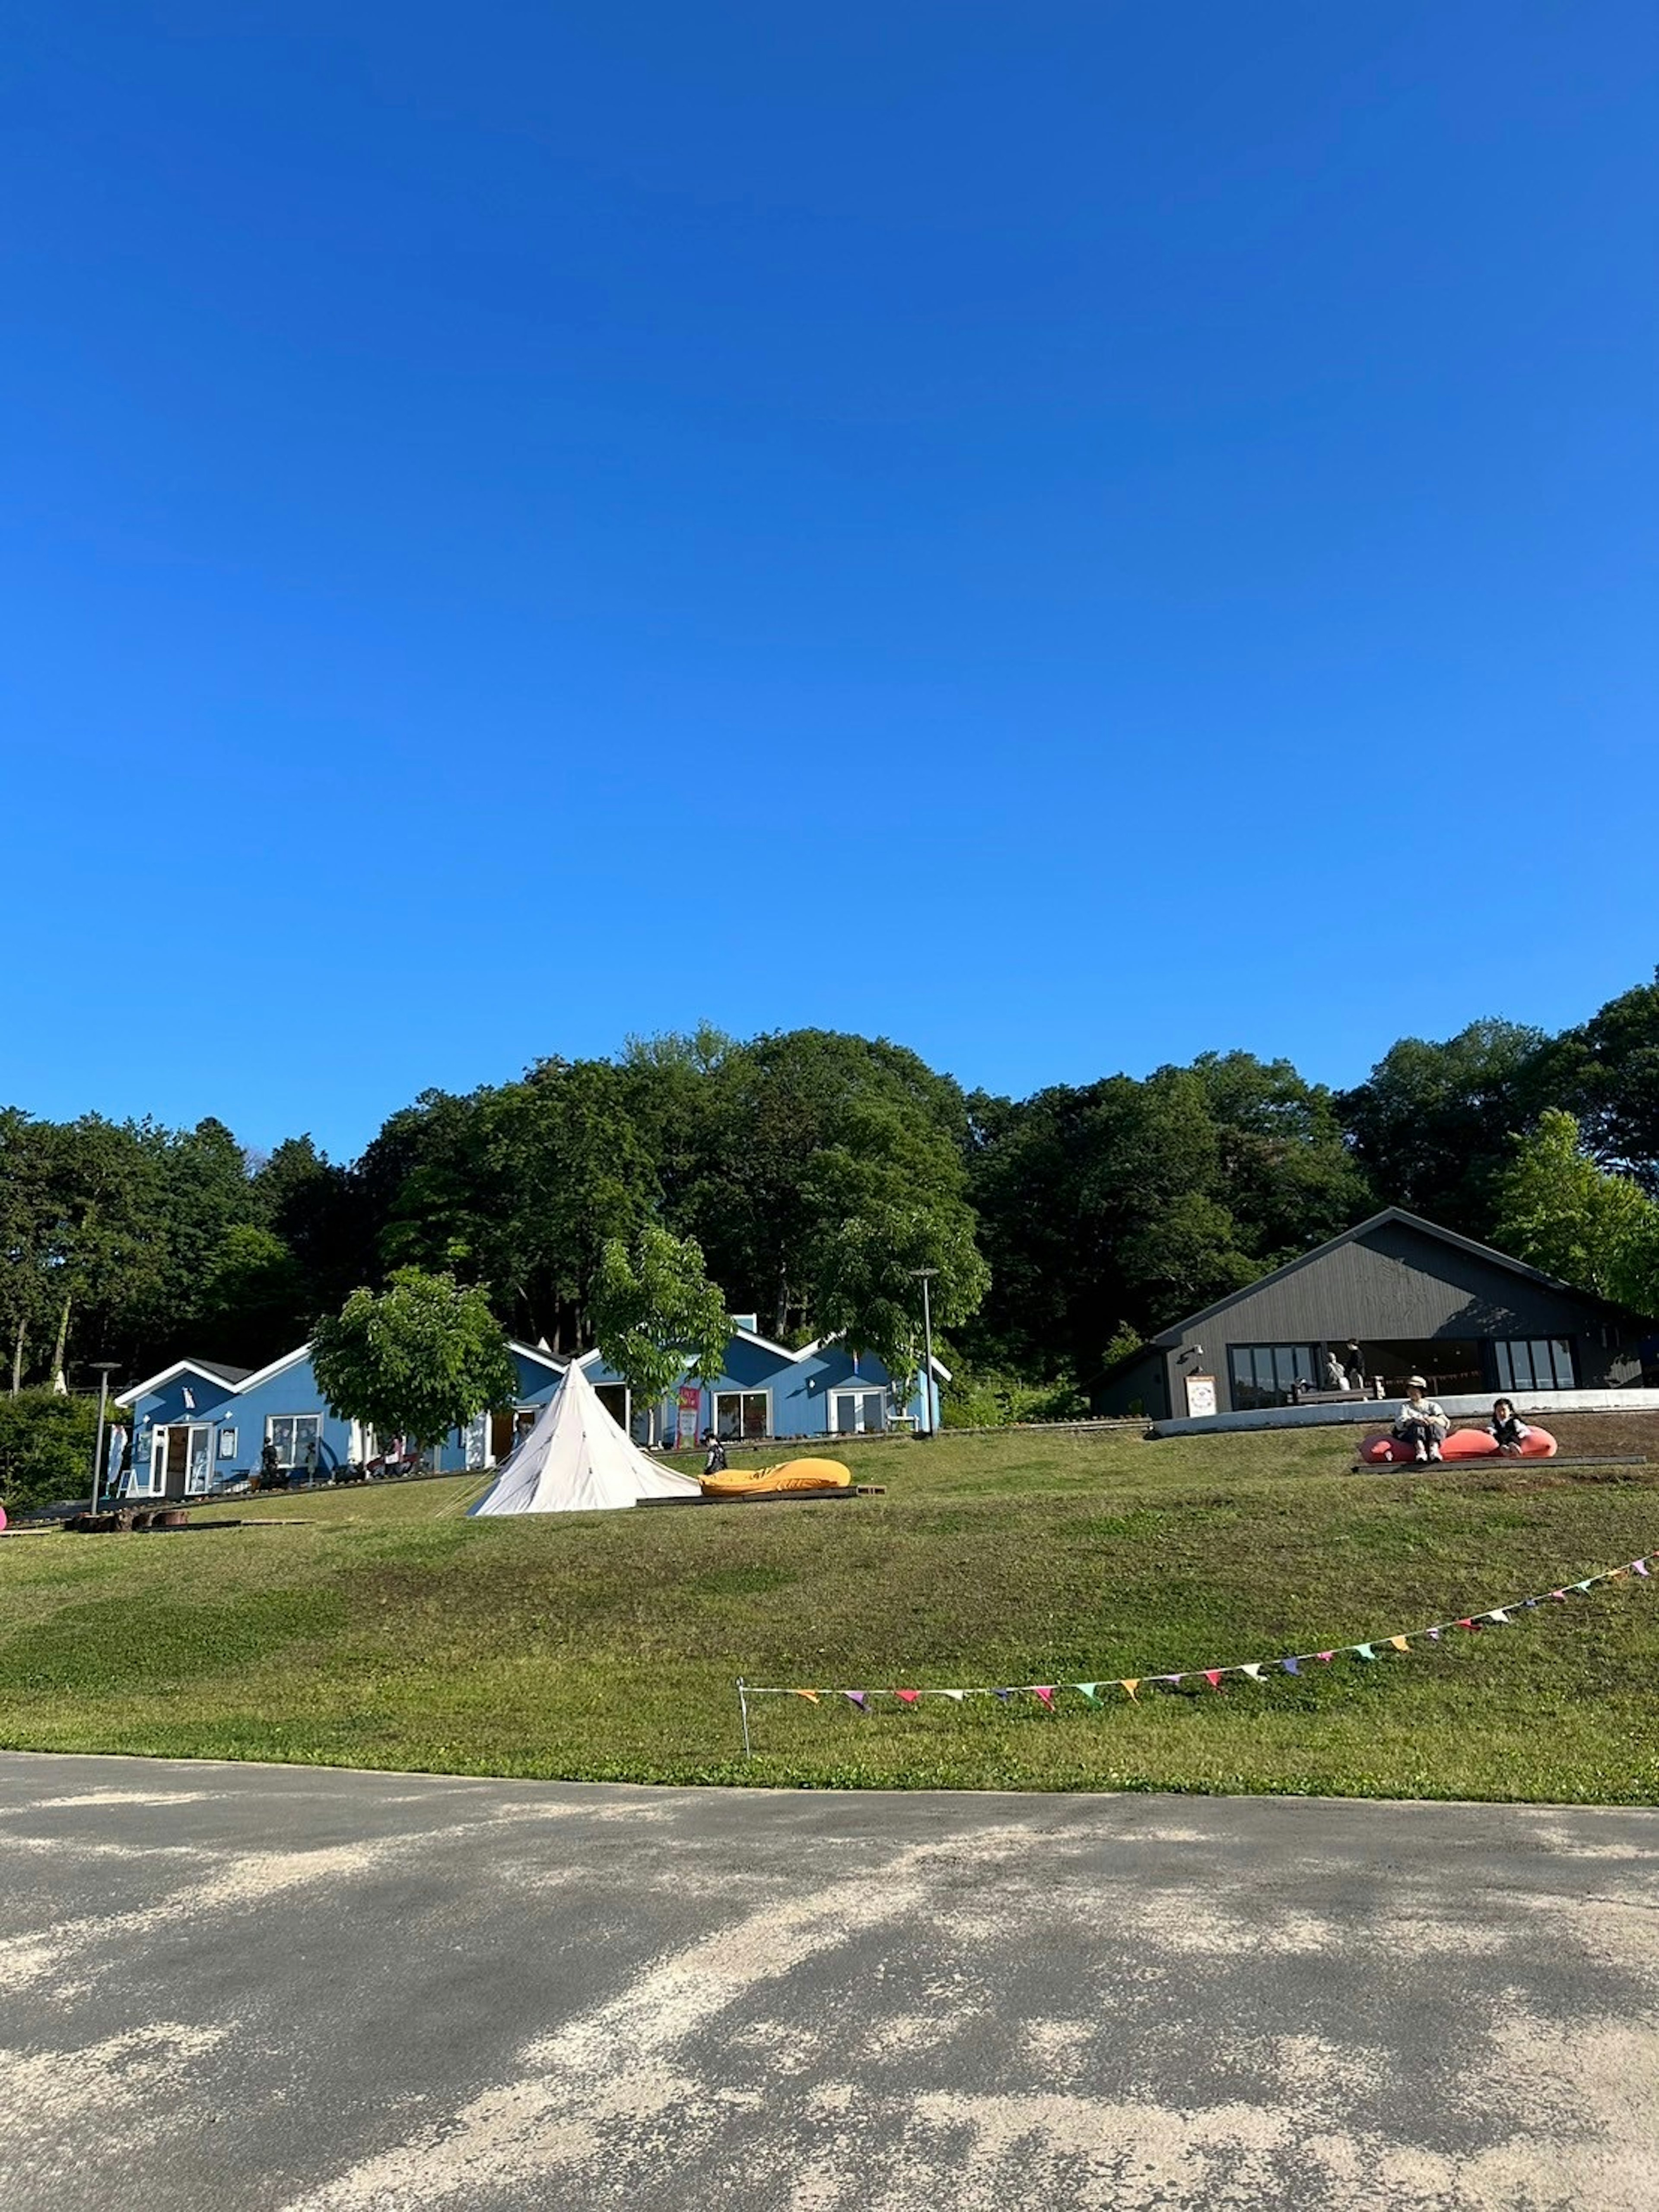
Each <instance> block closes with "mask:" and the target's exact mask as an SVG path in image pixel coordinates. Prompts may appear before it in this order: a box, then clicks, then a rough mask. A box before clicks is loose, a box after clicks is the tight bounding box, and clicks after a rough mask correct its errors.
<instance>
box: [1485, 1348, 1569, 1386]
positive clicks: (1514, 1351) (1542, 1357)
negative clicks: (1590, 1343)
mask: <svg viewBox="0 0 1659 2212" xmlns="http://www.w3.org/2000/svg"><path fill="white" fill-rule="evenodd" d="M1492 1351H1493V1353H1494V1355H1495V1358H1496V1364H1497V1368H1498V1383H1499V1385H1500V1387H1501V1388H1503V1389H1505V1390H1571V1389H1573V1388H1574V1387H1575V1385H1576V1381H1577V1376H1576V1373H1575V1370H1574V1368H1573V1364H1572V1344H1571V1340H1570V1339H1569V1338H1567V1337H1565V1336H1530V1337H1516V1338H1513V1339H1511V1340H1508V1341H1501V1342H1499V1343H1498V1344H1495V1345H1494V1346H1492Z"/></svg>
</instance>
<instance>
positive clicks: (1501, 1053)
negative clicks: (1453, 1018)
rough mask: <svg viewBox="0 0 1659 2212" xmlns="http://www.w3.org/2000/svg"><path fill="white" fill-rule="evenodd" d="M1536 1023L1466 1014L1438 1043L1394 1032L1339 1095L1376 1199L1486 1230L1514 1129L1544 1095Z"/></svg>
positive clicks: (1459, 1226) (1472, 1233) (1476, 1232)
mask: <svg viewBox="0 0 1659 2212" xmlns="http://www.w3.org/2000/svg"><path fill="white" fill-rule="evenodd" d="M1546 1045H1547V1039H1546V1037H1545V1036H1544V1033H1543V1032H1542V1030H1534V1029H1527V1028H1524V1027H1522V1025H1521V1024H1519V1023H1517V1022H1505V1021H1480V1022H1471V1023H1470V1024H1469V1026H1468V1028H1467V1029H1465V1030H1460V1031H1459V1032H1458V1034H1457V1035H1456V1036H1455V1037H1450V1038H1448V1039H1447V1040H1446V1042H1444V1043H1441V1044H1431V1043H1429V1042H1426V1041H1425V1039H1424V1038H1422V1037H1402V1038H1401V1040H1400V1042H1398V1043H1397V1044H1395V1045H1394V1046H1392V1047H1391V1048H1389V1051H1388V1052H1386V1053H1385V1054H1383V1058H1382V1059H1381V1060H1378V1062H1377V1063H1376V1066H1375V1067H1374V1068H1373V1069H1372V1070H1371V1072H1370V1075H1369V1076H1368V1077H1367V1078H1366V1079H1365V1081H1364V1083H1362V1084H1360V1085H1358V1088H1357V1089H1355V1090H1352V1091H1346V1092H1344V1093H1343V1094H1342V1096H1341V1097H1340V1098H1339V1099H1338V1100H1337V1102H1336V1105H1337V1110H1338V1112H1339V1113H1340V1115H1341V1116H1342V1119H1343V1121H1344V1122H1345V1124H1346V1127H1347V1130H1348V1132H1349V1134H1350V1136H1351V1137H1352V1141H1353V1147H1354V1152H1355V1155H1356V1157H1357V1158H1358V1162H1359V1164H1360V1166H1361V1167H1362V1168H1363V1169H1364V1170H1365V1172H1366V1174H1367V1175H1368V1176H1370V1182H1371V1183H1372V1185H1373V1187H1374V1188H1375V1190H1376V1194H1377V1198H1378V1200H1379V1202H1380V1203H1381V1204H1383V1205H1385V1206H1407V1207H1409V1208H1410V1209H1411V1211H1412V1212H1414V1213H1421V1214H1425V1215H1426V1216H1427V1217H1428V1218H1429V1219H1430V1220H1431V1221H1437V1222H1439V1223H1441V1224H1443V1225H1444V1226H1445V1227H1446V1228H1448V1229H1456V1230H1461V1231H1462V1233H1463V1234H1464V1235H1465V1236H1466V1237H1490V1236H1491V1234H1492V1219H1493V1212H1492V1209H1493V1186H1494V1184H1495V1182H1496V1179H1497V1177H1498V1176H1499V1175H1500V1174H1501V1173H1502V1171H1503V1170H1504V1165H1505V1164H1506V1163H1507V1161H1508V1159H1509V1156H1510V1142H1511V1136H1512V1133H1513V1132H1514V1131H1515V1130H1516V1129H1521V1128H1525V1127H1527V1126H1528V1124H1529V1123H1530V1122H1531V1121H1533V1119H1534V1116H1535V1115H1536V1112H1537V1110H1538V1108H1539V1106H1540V1105H1541V1104H1543V1103H1553V1101H1551V1100H1549V1098H1548V1097H1547V1092H1546V1091H1545V1090H1544V1087H1543V1086H1544V1085H1545V1084H1546V1083H1547V1056H1546V1049H1545V1048H1546Z"/></svg>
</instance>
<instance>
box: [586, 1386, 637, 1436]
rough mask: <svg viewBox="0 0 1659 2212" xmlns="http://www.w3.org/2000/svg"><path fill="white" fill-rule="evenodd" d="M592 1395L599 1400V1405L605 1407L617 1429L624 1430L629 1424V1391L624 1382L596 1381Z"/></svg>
mask: <svg viewBox="0 0 1659 2212" xmlns="http://www.w3.org/2000/svg"><path fill="white" fill-rule="evenodd" d="M593 1395H594V1396H595V1397H596V1398H597V1399H598V1400H599V1403H600V1405H602V1406H603V1407H605V1412H606V1413H609V1414H610V1416H611V1419H612V1420H613V1421H614V1422H615V1423H616V1424H617V1427H618V1428H619V1429H622V1430H624V1431H625V1430H626V1429H627V1427H628V1425H629V1420H628V1413H629V1407H628V1398H629V1391H628V1386H627V1384H626V1383H595V1384H594V1386H593Z"/></svg>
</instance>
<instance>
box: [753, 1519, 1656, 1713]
mask: <svg viewBox="0 0 1659 2212" xmlns="http://www.w3.org/2000/svg"><path fill="white" fill-rule="evenodd" d="M1656 1568H1659V1552H1648V1553H1644V1554H1643V1556H1642V1557H1641V1558H1640V1559H1627V1560H1625V1561H1623V1562H1621V1564H1620V1565H1618V1566H1616V1567H1603V1568H1602V1569H1601V1572H1600V1573H1599V1574H1594V1575H1586V1576H1585V1577H1584V1578H1583V1581H1582V1582H1576V1583H1564V1584H1563V1585H1562V1586H1561V1588H1560V1589H1548V1590H1542V1591H1541V1592H1540V1593H1539V1595H1537V1596H1536V1597H1516V1598H1510V1600H1509V1601H1508V1602H1507V1603H1505V1604H1504V1605H1494V1606H1489V1607H1487V1609H1486V1612H1485V1613H1462V1614H1460V1615H1458V1616H1456V1617H1455V1619H1453V1620H1437V1621H1436V1622H1434V1623H1433V1624H1432V1625H1431V1626H1429V1627H1427V1628H1413V1629H1409V1630H1407V1631H1406V1632H1404V1633H1403V1634H1400V1635H1395V1636H1373V1637H1372V1638H1370V1640H1369V1641H1368V1642H1366V1643H1363V1644H1333V1645H1332V1646H1331V1648H1330V1650H1328V1651H1295V1652H1291V1653H1290V1654H1289V1655H1288V1656H1285V1657H1284V1658H1280V1659H1243V1660H1234V1661H1233V1662H1231V1664H1229V1665H1228V1666H1225V1667H1189V1668H1186V1669H1184V1670H1183V1671H1182V1673H1180V1674H1119V1675H1116V1676H1115V1677H1114V1678H1113V1679H1112V1680H1109V1681H1107V1680H1096V1681H1091V1682H1017V1683H1012V1684H1003V1685H1001V1686H990V1685H987V1686H984V1687H975V1688H971V1689H959V1690H957V1689H952V1690H944V1689H939V1690H935V1689H921V1688H918V1689H908V1688H907V1689H865V1690H825V1689H805V1688H799V1687H797V1686H794V1685H793V1684H791V1685H780V1686H776V1687H766V1686H757V1685H756V1684H754V1683H752V1682H740V1683H739V1684H738V1705H739V1706H740V1707H741V1708H742V1710H743V1713H744V1745H745V1748H746V1747H747V1741H748V1734H747V1731H748V1703H747V1701H748V1700H749V1699H752V1698H799V1699H802V1700H803V1702H804V1703H805V1704H807V1705H818V1704H820V1703H821V1702H822V1700H823V1699H825V1698H840V1699H845V1701H846V1703H847V1704H848V1705H849V1706H850V1707H851V1708H852V1710H853V1711H854V1712H855V1713H863V1714H866V1715H868V1714H869V1712H870V1711H871V1710H872V1704H873V1703H874V1701H875V1700H877V1699H890V1700H891V1701H892V1702H893V1703H895V1704H896V1705H909V1706H912V1707H914V1706H916V1705H920V1704H921V1700H922V1699H924V1698H945V1699H948V1700H949V1701H950V1702H951V1704H952V1705H962V1704H963V1703H964V1702H965V1701H966V1700H967V1699H969V1698H995V1699H998V1700H999V1701H1000V1703H1001V1704H1003V1705H1006V1704H1007V1703H1008V1702H1009V1700H1010V1699H1014V1698H1022V1699H1023V1698H1034V1699H1036V1703H1037V1704H1038V1705H1040V1706H1041V1707H1042V1710H1043V1711H1045V1712H1050V1713H1052V1712H1054V1711H1057V1710H1058V1707H1057V1705H1056V1703H1055V1700H1056V1699H1058V1697H1059V1696H1060V1692H1062V1691H1065V1690H1075V1691H1077V1692H1079V1695H1080V1696H1081V1697H1082V1699H1083V1702H1084V1704H1085V1705H1100V1704H1101V1702H1102V1699H1101V1692H1102V1691H1103V1690H1121V1691H1122V1692H1123V1693H1124V1695H1125V1696H1126V1697H1127V1698H1128V1699H1131V1700H1132V1701H1133V1702H1134V1703H1136V1704H1139V1693H1140V1692H1141V1691H1142V1690H1143V1689H1146V1688H1147V1687H1149V1686H1155V1687H1158V1688H1160V1689H1169V1690H1176V1689H1179V1688H1180V1687H1181V1686H1182V1683H1184V1682H1194V1683H1197V1682H1207V1683H1208V1684H1209V1686H1210V1687H1211V1688H1212V1690H1218V1689H1219V1688H1220V1687H1221V1686H1222V1682H1223V1680H1225V1677H1226V1676H1228V1675H1229V1674H1237V1675H1239V1676H1241V1677H1242V1678H1243V1680H1245V1681H1247V1682H1262V1683H1265V1681H1266V1680H1267V1670H1268V1669H1274V1670H1276V1671H1278V1672H1279V1673H1281V1674H1295V1675H1298V1676H1299V1675H1300V1674H1301V1672H1302V1669H1303V1668H1304V1666H1306V1665H1307V1663H1308V1662H1309V1661H1310V1660H1313V1661H1316V1662H1318V1663H1319V1664H1320V1665H1321V1666H1325V1667H1328V1666H1329V1665H1330V1664H1331V1663H1332V1662H1333V1661H1334V1660H1337V1659H1350V1658H1351V1659H1358V1660H1361V1661H1364V1660H1370V1661H1376V1660H1380V1659H1381V1658H1382V1656H1383V1652H1384V1651H1397V1652H1405V1653H1409V1652H1411V1651H1412V1650H1414V1649H1415V1648H1416V1646H1417V1645H1418V1644H1420V1643H1427V1644H1438V1643H1439V1642H1440V1639H1441V1638H1442V1637H1443V1635H1444V1634H1445V1633H1446V1632H1447V1631H1448V1630H1449V1629H1454V1628H1458V1629H1462V1630H1464V1631H1465V1632H1467V1633H1468V1634H1469V1635H1471V1636H1474V1635H1479V1634H1480V1632H1481V1630H1482V1629H1490V1628H1511V1627H1513V1626H1515V1624H1514V1622H1513V1621H1512V1620H1511V1619H1510V1615H1511V1614H1512V1613H1529V1612H1532V1611H1534V1610H1535V1609H1536V1608H1537V1607H1539V1606H1541V1605H1542V1604H1544V1603H1545V1602H1546V1601H1556V1602H1558V1603H1559V1604H1562V1605H1565V1604H1567V1603H1569V1602H1570V1601H1571V1599H1573V1598H1574V1597H1579V1596H1587V1595H1589V1592H1590V1591H1592V1590H1594V1589H1596V1588H1598V1587H1599V1586H1600V1585H1601V1583H1620V1582H1626V1581H1628V1580H1629V1579H1630V1578H1631V1577H1632V1576H1635V1577H1639V1578H1640V1579H1641V1580H1642V1581H1644V1582H1650V1581H1652V1580H1653V1579H1654V1570H1655V1569H1656Z"/></svg>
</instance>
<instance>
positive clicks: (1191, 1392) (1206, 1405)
mask: <svg viewBox="0 0 1659 2212" xmlns="http://www.w3.org/2000/svg"><path fill="white" fill-rule="evenodd" d="M1214 1411H1215V1377H1214V1376H1213V1375H1189V1376H1188V1377H1187V1418H1188V1420H1192V1421H1197V1420H1203V1419H1206V1417H1207V1416H1208V1415H1210V1414H1211V1413H1214Z"/></svg>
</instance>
